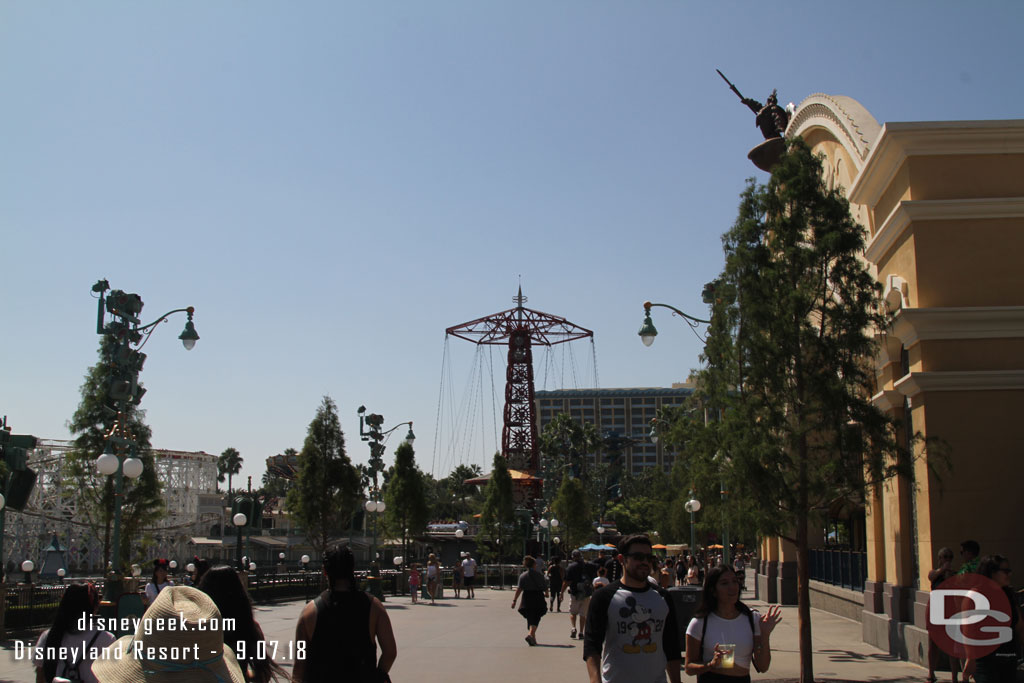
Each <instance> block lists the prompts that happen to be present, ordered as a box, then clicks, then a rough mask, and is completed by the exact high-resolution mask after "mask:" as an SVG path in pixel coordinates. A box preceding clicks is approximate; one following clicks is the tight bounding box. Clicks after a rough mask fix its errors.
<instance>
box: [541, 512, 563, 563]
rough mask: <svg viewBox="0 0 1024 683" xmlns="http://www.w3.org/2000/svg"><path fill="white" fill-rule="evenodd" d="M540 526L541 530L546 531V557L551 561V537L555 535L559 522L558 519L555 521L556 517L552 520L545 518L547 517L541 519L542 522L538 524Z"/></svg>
mask: <svg viewBox="0 0 1024 683" xmlns="http://www.w3.org/2000/svg"><path fill="white" fill-rule="evenodd" d="M538 524H540V528H541V529H543V530H544V543H545V547H544V556H545V557H547V558H548V560H549V561H550V559H551V535H552V534H553V533H555V529H557V528H558V524H559V521H558V520H557V519H555V518H554V517H551V518H550V519H548V518H545V517H541V518H540V521H539V522H538Z"/></svg>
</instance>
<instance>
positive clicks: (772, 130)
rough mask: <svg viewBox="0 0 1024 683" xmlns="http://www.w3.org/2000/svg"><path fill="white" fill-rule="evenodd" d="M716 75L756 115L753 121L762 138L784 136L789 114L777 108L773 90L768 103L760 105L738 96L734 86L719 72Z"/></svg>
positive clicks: (769, 138) (777, 103) (777, 99)
mask: <svg viewBox="0 0 1024 683" xmlns="http://www.w3.org/2000/svg"><path fill="white" fill-rule="evenodd" d="M715 71H718V69H715ZM718 75H719V76H721V77H722V80H724V81H725V82H726V83H728V84H729V89H731V90H732V91H733V92H734V93H736V96H737V97H739V98H740V101H741V102H743V104H745V105H747V106H748V107H750V111H752V112H754V113H755V114H757V118H755V119H754V123H755V124H756V125H757V127H758V128H760V129H761V135H763V136H764V139H765V140H771V139H772V138H781V137H783V135H785V133H786V126H788V125H789V112H787V111H786V110H785V109H783V108H782V107H780V106H779V98H778V93H777V92H776V91H775V90H772V94H771V95H769V96H768V102H767V103H766V104H761V103H760V102H758V101H757V100H755V99H751V98H749V97H744V96H743V95H742V94H740V91H739V90H737V89H736V86H735V85H733V84H732V83H731V82H730V81H729V79H728V78H726V77H725V74H723V73H722V72H721V71H718Z"/></svg>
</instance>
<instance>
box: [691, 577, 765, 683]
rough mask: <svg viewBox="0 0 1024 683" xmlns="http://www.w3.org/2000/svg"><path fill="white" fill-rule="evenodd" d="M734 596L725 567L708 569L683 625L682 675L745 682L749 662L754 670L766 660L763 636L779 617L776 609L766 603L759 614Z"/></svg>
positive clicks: (702, 681)
mask: <svg viewBox="0 0 1024 683" xmlns="http://www.w3.org/2000/svg"><path fill="white" fill-rule="evenodd" d="M739 597H740V584H739V581H738V580H737V578H736V572H735V571H733V569H732V568H731V567H727V566H725V565H719V566H717V567H714V568H713V569H711V571H709V572H708V575H707V578H706V580H705V581H704V591H703V593H702V594H701V604H700V606H699V607H698V608H697V612H696V616H695V617H694V618H693V619H692V620H691V621H690V625H689V627H688V628H687V629H686V666H685V668H686V673H687V674H689V675H690V676H697V681H698V682H699V683H723V682H724V683H741V681H749V680H750V666H751V664H753V665H754V668H755V669H757V670H758V672H760V673H764V672H765V671H767V670H768V667H769V665H770V664H771V661H772V654H771V646H770V645H769V643H768V638H769V636H770V635H771V632H772V630H773V629H774V628H775V626H776V624H778V623H779V621H780V620H781V619H782V617H781V616H780V611H781V610H780V609H779V606H778V605H772V606H771V607H769V608H768V612H767V613H766V614H764V615H761V614H759V613H758V612H755V611H753V610H751V609H750V608H749V607H747V606H746V605H744V604H743V603H742V602H740V600H739ZM725 645H729V646H730V647H728V648H726V647H724V646H725Z"/></svg>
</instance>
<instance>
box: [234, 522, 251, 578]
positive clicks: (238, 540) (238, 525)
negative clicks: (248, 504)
mask: <svg viewBox="0 0 1024 683" xmlns="http://www.w3.org/2000/svg"><path fill="white" fill-rule="evenodd" d="M248 521H249V518H248V517H246V516H245V513H244V512H237V513H235V516H234V517H232V518H231V523H232V524H234V525H235V531H236V532H237V535H236V536H235V564H236V565H237V566H238V571H243V570H244V569H245V565H244V564H242V527H244V526H245V524H246V522H248Z"/></svg>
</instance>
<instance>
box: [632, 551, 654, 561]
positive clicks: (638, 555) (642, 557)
mask: <svg viewBox="0 0 1024 683" xmlns="http://www.w3.org/2000/svg"><path fill="white" fill-rule="evenodd" d="M625 556H626V557H628V558H629V559H631V560H633V561H634V562H648V563H651V562H655V561H656V560H657V559H658V556H657V555H652V554H650V553H643V552H635V553H626V555H625Z"/></svg>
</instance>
